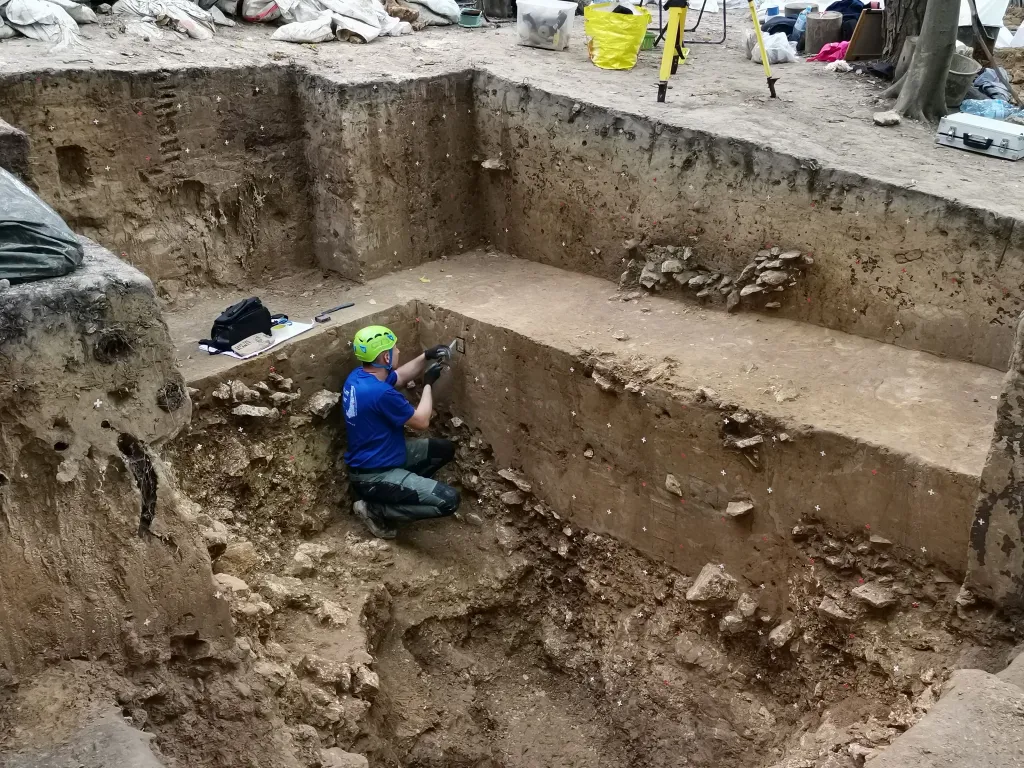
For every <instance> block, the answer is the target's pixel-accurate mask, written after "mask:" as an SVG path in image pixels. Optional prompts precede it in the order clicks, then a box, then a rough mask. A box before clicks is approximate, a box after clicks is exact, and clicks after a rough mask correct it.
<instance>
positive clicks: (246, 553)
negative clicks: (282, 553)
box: [213, 539, 260, 577]
mask: <svg viewBox="0 0 1024 768" xmlns="http://www.w3.org/2000/svg"><path fill="white" fill-rule="evenodd" d="M259 565H260V556H259V554H258V553H257V552H256V547H254V546H253V544H252V542H251V541H245V540H244V539H242V540H239V541H232V542H231V543H230V544H228V545H227V546H226V547H225V548H224V552H223V554H221V556H220V557H219V558H217V562H215V563H214V564H213V571H214V573H230V574H231V575H233V576H238V577H244V576H248V575H249V574H250V573H252V572H253V571H254V570H256V568H258V567H259Z"/></svg>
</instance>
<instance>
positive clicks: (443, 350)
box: [423, 344, 448, 360]
mask: <svg viewBox="0 0 1024 768" xmlns="http://www.w3.org/2000/svg"><path fill="white" fill-rule="evenodd" d="M447 353H448V345H447V344H438V345H437V346H436V347H431V348H430V349H424V350H423V356H424V357H425V358H427V360H437V359H438V358H440V357H441V356H442V355H445V354H447Z"/></svg>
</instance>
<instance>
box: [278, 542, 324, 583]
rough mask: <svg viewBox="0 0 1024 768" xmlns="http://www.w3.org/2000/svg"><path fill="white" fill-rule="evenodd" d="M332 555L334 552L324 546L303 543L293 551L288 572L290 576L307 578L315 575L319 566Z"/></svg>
mask: <svg viewBox="0 0 1024 768" xmlns="http://www.w3.org/2000/svg"><path fill="white" fill-rule="evenodd" d="M333 554H334V550H333V549H332V548H331V547H328V546H326V545H324V544H315V543H313V542H308V541H306V542H303V543H302V544H299V546H298V547H297V548H296V549H295V555H294V556H293V557H292V562H291V565H290V566H289V567H288V572H289V574H290V575H292V576H309V575H310V574H312V573H315V572H316V571H317V569H318V568H319V567H320V564H321V563H322V562H323V561H324V560H325V559H326V558H328V557H330V556H332V555H333Z"/></svg>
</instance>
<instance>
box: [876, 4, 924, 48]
mask: <svg viewBox="0 0 1024 768" xmlns="http://www.w3.org/2000/svg"><path fill="white" fill-rule="evenodd" d="M925 5H926V0H892V1H891V2H888V3H886V4H885V16H884V19H885V49H884V52H883V55H884V56H885V58H886V59H887V60H889V61H891V62H893V63H895V62H896V59H898V58H899V57H900V51H902V50H903V41H904V40H906V39H907V38H908V37H913V36H914V35H918V34H920V33H921V22H922V21H923V20H924V9H925Z"/></svg>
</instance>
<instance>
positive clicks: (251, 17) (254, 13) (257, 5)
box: [242, 0, 281, 23]
mask: <svg viewBox="0 0 1024 768" xmlns="http://www.w3.org/2000/svg"><path fill="white" fill-rule="evenodd" d="M242 18H243V19H245V20H246V21H253V22H257V23H258V22H265V21H277V20H278V19H279V18H281V8H280V7H279V6H278V4H277V0H242Z"/></svg>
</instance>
